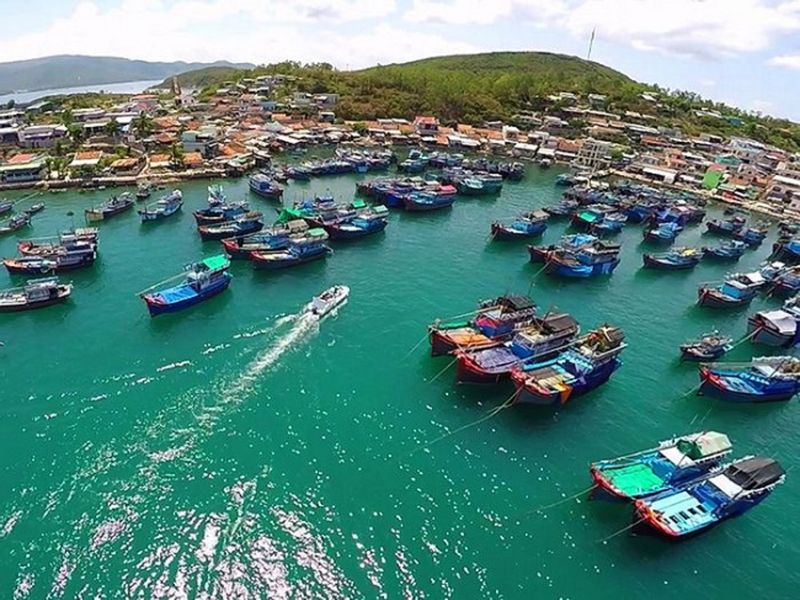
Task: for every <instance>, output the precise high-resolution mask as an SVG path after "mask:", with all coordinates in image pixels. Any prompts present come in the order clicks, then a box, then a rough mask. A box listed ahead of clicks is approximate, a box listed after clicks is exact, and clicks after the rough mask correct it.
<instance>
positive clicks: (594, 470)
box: [589, 431, 733, 501]
mask: <svg viewBox="0 0 800 600" xmlns="http://www.w3.org/2000/svg"><path fill="white" fill-rule="evenodd" d="M732 449H733V447H732V445H731V441H730V439H729V438H728V436H727V435H725V434H724V433H718V432H716V431H702V432H699V433H691V434H689V435H683V436H680V437H675V438H672V439H668V440H664V441H663V442H660V443H659V444H658V445H657V446H656V447H655V448H650V449H647V450H641V451H639V452H635V453H633V454H628V455H626V456H621V457H619V458H612V459H608V460H601V461H598V462H596V463H592V464H591V466H590V467H589V474H590V475H591V477H592V483H594V486H595V487H594V489H593V490H592V494H591V497H592V498H593V499H601V500H622V501H631V500H637V499H639V498H647V497H648V496H653V495H655V494H659V493H661V492H665V491H667V490H670V489H673V488H674V487H675V486H679V485H682V484H686V483H688V482H690V481H693V480H694V479H697V478H698V477H701V476H703V475H705V474H706V473H708V472H709V471H711V470H712V469H714V468H716V467H718V466H719V465H720V464H721V463H722V461H723V460H725V457H727V456H728V455H729V454H730V453H731V450H732Z"/></svg>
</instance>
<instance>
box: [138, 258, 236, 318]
mask: <svg viewBox="0 0 800 600" xmlns="http://www.w3.org/2000/svg"><path fill="white" fill-rule="evenodd" d="M230 264H231V263H230V261H229V260H228V258H227V257H226V256H225V255H222V254H220V255H218V256H211V257H209V258H205V259H203V260H202V261H200V262H198V263H194V264H192V265H189V266H188V267H186V273H185V274H184V275H183V279H184V280H183V282H182V283H180V284H178V285H176V286H173V287H170V288H165V289H162V290H161V291H157V292H143V293H141V294H140V297H141V298H142V300H144V302H145V304H146V305H147V310H148V311H149V313H150V316H151V317H156V316H158V315H161V314H164V313H171V312H178V311H181V310H184V309H186V308H189V307H191V306H194V305H195V304H199V303H200V302H203V301H205V300H208V299H209V298H212V297H214V296H216V295H217V294H219V293H221V292H223V291H225V290H226V289H228V286H229V285H230V282H231V274H230V273H228V267H230Z"/></svg>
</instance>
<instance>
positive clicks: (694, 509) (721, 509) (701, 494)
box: [634, 456, 785, 540]
mask: <svg viewBox="0 0 800 600" xmlns="http://www.w3.org/2000/svg"><path fill="white" fill-rule="evenodd" d="M784 480H785V475H784V471H783V469H782V468H781V466H780V465H779V464H778V463H777V461H775V460H773V459H771V458H765V457H761V456H749V457H745V458H742V459H739V460H736V461H733V462H732V463H730V464H728V465H724V466H722V467H719V468H718V469H714V470H712V471H710V472H708V473H706V474H705V475H702V476H701V477H699V478H697V479H695V480H694V481H692V482H690V483H687V484H685V485H682V486H678V487H676V488H671V489H668V490H665V491H664V492H662V493H660V494H656V495H655V496H651V497H648V498H640V499H638V500H636V502H635V504H634V506H635V509H634V511H635V512H634V518H635V519H636V521H635V522H636V523H637V524H639V525H638V527H639V528H640V529H644V530H647V531H650V532H654V533H657V534H659V535H662V536H665V537H667V538H668V539H672V540H677V539H682V538H687V537H691V536H694V535H697V534H699V533H702V532H703V531H707V530H708V529H710V528H711V527H713V526H715V525H718V524H720V523H721V522H722V521H724V520H726V519H730V518H732V517H737V516H739V515H741V514H743V513H745V512H747V511H748V510H750V509H751V508H753V507H754V506H756V505H757V504H759V503H760V502H762V501H763V500H765V499H766V498H767V497H768V496H769V495H770V494H771V493H772V491H773V490H774V489H775V488H776V487H777V486H779V485H780V484H782V483H783V482H784Z"/></svg>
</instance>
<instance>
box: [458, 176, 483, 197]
mask: <svg viewBox="0 0 800 600" xmlns="http://www.w3.org/2000/svg"><path fill="white" fill-rule="evenodd" d="M456 189H458V193H459V194H462V195H464V196H483V195H486V194H488V193H489V192H488V190H487V189H486V186H485V185H484V182H483V181H482V180H481V179H478V178H476V177H467V178H465V179H460V180H459V181H457V182H456Z"/></svg>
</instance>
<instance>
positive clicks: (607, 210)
mask: <svg viewBox="0 0 800 600" xmlns="http://www.w3.org/2000/svg"><path fill="white" fill-rule="evenodd" d="M615 212H617V209H616V207H614V206H610V205H609V204H591V205H589V206H586V207H585V208H579V209H578V210H576V211H575V212H574V213H573V214H572V217H571V219H570V226H571V227H573V228H574V229H579V230H581V231H591V229H592V227H594V226H595V225H597V224H598V223H601V222H602V221H603V220H604V219H605V218H606V216H608V215H611V214H613V213H615Z"/></svg>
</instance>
